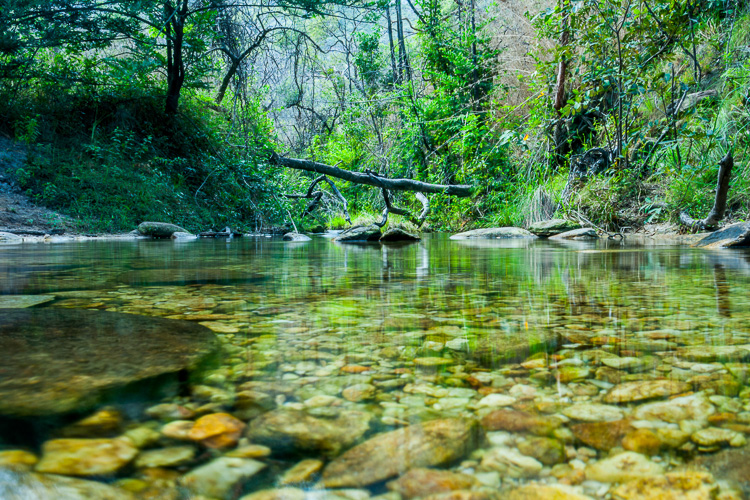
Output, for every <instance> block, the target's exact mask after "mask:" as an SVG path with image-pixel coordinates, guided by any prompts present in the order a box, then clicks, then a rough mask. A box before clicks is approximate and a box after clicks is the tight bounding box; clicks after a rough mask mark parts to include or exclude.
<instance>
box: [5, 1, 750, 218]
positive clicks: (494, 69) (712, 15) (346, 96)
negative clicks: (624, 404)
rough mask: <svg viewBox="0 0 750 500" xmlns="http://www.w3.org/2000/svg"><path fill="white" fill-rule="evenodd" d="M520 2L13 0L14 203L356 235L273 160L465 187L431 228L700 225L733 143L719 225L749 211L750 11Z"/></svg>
mask: <svg viewBox="0 0 750 500" xmlns="http://www.w3.org/2000/svg"><path fill="white" fill-rule="evenodd" d="M514 8H515V9H516V10H517V9H519V8H522V9H524V10H527V14H526V17H525V18H521V17H519V16H516V17H513V16H507V15H504V14H506V13H507V12H509V11H510V10H509V9H511V7H510V6H509V5H508V4H507V3H504V2H500V3H497V4H495V3H491V2H489V1H484V0H450V1H449V0H406V2H402V0H360V1H354V0H351V1H347V0H261V1H260V2H252V3H245V2H242V1H241V0H158V1H157V0H139V1H115V0H82V1H76V2H72V1H69V0H49V1H42V0H8V1H5V2H2V3H0V103H1V104H0V133H3V134H5V135H7V136H9V137H13V138H15V139H16V140H18V141H22V142H25V143H27V144H28V146H29V153H30V154H29V160H28V162H27V164H26V166H24V167H23V168H22V169H21V170H19V171H18V172H16V175H17V177H18V181H19V182H20V183H21V185H22V186H23V187H24V189H26V190H27V191H28V193H29V194H30V195H31V196H32V197H33V198H34V199H35V200H36V201H38V202H40V203H42V204H45V205H47V206H50V207H52V208H56V209H59V210H61V211H63V212H65V213H68V214H70V215H72V216H74V217H76V218H77V219H78V220H80V222H81V225H82V227H87V228H90V229H97V230H108V231H117V230H123V229H131V228H132V227H134V225H135V224H137V223H138V222H140V221H142V220H145V219H156V220H165V221H170V222H176V223H180V224H182V225H185V226H186V227H188V228H189V229H192V230H198V229H207V228H209V227H216V228H221V227H224V226H225V225H230V226H232V227H235V228H240V229H246V230H260V229H268V228H269V227H274V226H276V227H278V226H284V225H291V224H295V225H297V226H298V227H299V226H301V227H304V228H308V229H309V228H313V227H316V226H326V227H341V226H342V225H345V224H346V222H345V221H344V220H343V218H342V205H341V204H340V201H339V199H338V198H337V197H336V196H335V195H334V193H332V192H330V191H329V188H328V187H323V189H324V190H325V191H326V192H325V194H324V196H323V198H322V203H321V204H320V206H319V207H318V208H317V209H316V210H314V211H312V212H311V213H310V214H308V215H305V216H304V217H303V216H302V215H301V213H302V212H303V209H304V208H305V205H306V203H307V201H306V200H295V199H289V198H287V197H285V196H284V195H285V194H288V193H300V192H304V191H306V190H307V186H308V185H309V184H310V182H311V180H312V178H313V177H312V176H311V175H308V174H307V173H301V172H297V171H290V170H286V169H284V168H281V167H278V166H275V165H273V164H272V163H271V161H270V158H271V154H272V153H273V152H274V151H276V152H278V153H279V154H282V155H288V156H291V157H297V158H306V159H311V160H315V161H318V162H322V163H326V164H329V165H337V166H338V167H340V168H345V169H350V170H357V171H362V172H364V171H368V170H369V171H372V172H374V173H377V174H378V175H384V176H388V177H407V178H412V179H417V180H422V181H426V182H432V183H438V184H471V185H473V186H475V191H474V193H473V196H472V197H471V198H462V199H458V198H452V197H449V196H445V195H433V196H431V200H430V202H431V205H432V212H431V215H430V217H429V219H428V224H429V225H431V226H432V227H434V228H445V229H448V228H450V229H458V228H465V227H467V226H480V225H482V226H490V225H523V224H526V223H528V222H530V221H532V220H535V219H540V218H546V217H549V216H551V215H552V214H553V213H555V212H557V213H558V215H566V216H569V217H573V218H578V219H581V220H586V221H590V222H592V223H594V224H596V225H597V226H599V227H602V228H605V229H607V230H610V231H618V230H620V229H622V228H625V227H629V228H637V227H640V226H642V225H643V224H644V223H646V222H660V221H674V220H676V217H677V214H678V212H679V211H680V210H682V209H687V210H689V211H690V212H691V213H693V214H694V215H696V216H700V215H701V214H705V213H706V212H707V211H708V209H709V208H710V206H711V203H712V201H713V194H712V192H711V190H712V188H713V187H714V186H715V183H716V173H717V168H718V167H717V162H718V160H719V159H720V158H721V157H722V156H723V155H724V154H725V153H726V152H727V151H732V152H733V154H734V157H735V163H736V166H735V171H734V173H733V179H732V183H731V187H730V200H729V209H730V214H729V215H730V217H731V218H734V219H744V218H747V217H748V214H750V175H748V174H749V173H750V172H749V169H750V166H749V163H748V160H747V159H748V146H750V127H748V124H749V123H750V57H748V56H749V51H748V44H749V43H750V11H748V8H747V6H746V5H745V3H743V2H738V1H737V0H701V1H697V0H656V1H654V2H646V1H643V0H622V1H619V0H560V2H559V3H558V4H556V5H552V4H551V3H550V5H543V4H542V5H540V4H534V3H532V2H528V4H524V3H521V4H519V5H515V6H514ZM509 19H510V20H509ZM524 30H525V31H524ZM509 32H512V33H520V35H519V36H512V37H511V36H504V35H506V34H507V33H509ZM526 35H528V36H526ZM509 40H510V42H509ZM528 40H530V41H528ZM511 53H512V54H519V53H520V54H523V55H524V56H526V57H524V58H521V59H519V58H512V57H508V55H509V54H511ZM337 185H338V186H339V189H340V190H341V192H342V193H343V195H344V197H345V198H346V199H347V200H348V202H349V210H350V211H351V212H352V214H353V215H355V216H358V217H359V218H360V219H363V218H367V217H371V216H373V215H375V214H377V213H378V212H380V210H381V209H382V205H383V198H382V197H381V194H380V192H379V190H376V189H372V188H369V187H367V186H360V185H356V184H351V183H345V182H342V181H337ZM321 186H322V184H321ZM395 201H396V202H397V203H398V204H399V205H401V206H406V207H411V208H412V209H413V210H414V211H418V207H419V206H420V205H419V203H418V202H417V201H416V200H415V199H414V196H413V195H412V194H410V193H400V194H398V195H397V196H396V200H395Z"/></svg>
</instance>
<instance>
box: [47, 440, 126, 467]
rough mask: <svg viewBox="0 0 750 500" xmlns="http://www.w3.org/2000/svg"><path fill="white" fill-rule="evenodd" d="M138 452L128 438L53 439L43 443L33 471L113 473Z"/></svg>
mask: <svg viewBox="0 0 750 500" xmlns="http://www.w3.org/2000/svg"><path fill="white" fill-rule="evenodd" d="M137 454H138V448H136V447H135V445H134V444H133V443H132V442H131V441H130V440H129V439H127V438H115V439H53V440H51V441H47V442H46V443H44V445H43V446H42V458H41V460H39V463H38V464H37V465H36V471H37V472H44V473H47V474H61V475H64V476H98V475H105V474H114V473H115V472H117V471H118V470H120V469H122V468H123V467H125V466H126V465H127V464H129V463H130V462H131V461H132V460H133V459H134V458H135V456H136V455H137Z"/></svg>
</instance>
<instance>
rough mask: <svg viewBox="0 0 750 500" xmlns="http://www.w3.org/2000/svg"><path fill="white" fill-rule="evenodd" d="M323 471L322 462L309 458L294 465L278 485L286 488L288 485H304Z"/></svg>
mask: <svg viewBox="0 0 750 500" xmlns="http://www.w3.org/2000/svg"><path fill="white" fill-rule="evenodd" d="M322 469H323V461H322V460H317V459H314V458H310V459H307V460H302V461H301V462H298V463H296V464H295V465H294V466H293V467H292V468H291V469H289V470H288V471H286V472H285V473H284V475H283V476H281V479H279V484H280V485H281V486H287V485H290V484H300V483H306V482H309V481H311V480H312V478H313V477H314V476H315V474H317V473H318V472H320V471H321V470H322Z"/></svg>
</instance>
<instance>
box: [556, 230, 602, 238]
mask: <svg viewBox="0 0 750 500" xmlns="http://www.w3.org/2000/svg"><path fill="white" fill-rule="evenodd" d="M549 238H550V239H551V240H598V239H599V235H598V234H596V229H593V228H590V227H582V228H580V229H573V230H571V231H565V232H563V233H558V234H555V235H552V236H550V237H549Z"/></svg>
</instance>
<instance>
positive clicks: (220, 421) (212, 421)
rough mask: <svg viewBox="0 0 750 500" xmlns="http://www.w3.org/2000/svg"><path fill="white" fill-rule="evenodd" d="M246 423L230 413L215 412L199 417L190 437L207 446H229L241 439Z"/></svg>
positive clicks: (189, 433)
mask: <svg viewBox="0 0 750 500" xmlns="http://www.w3.org/2000/svg"><path fill="white" fill-rule="evenodd" d="M244 429H245V423H244V422H242V421H240V420H237V419H236V418H234V417H233V416H232V415H230V414H228V413H213V414H211V415H206V416H204V417H201V418H199V419H198V420H197V421H196V422H195V425H194V426H193V427H192V429H190V432H188V438H189V439H191V440H192V441H197V442H199V443H201V444H202V445H203V446H205V447H207V448H229V447H232V446H235V445H236V444H237V441H239V439H240V436H241V435H242V431H243V430H244Z"/></svg>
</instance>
